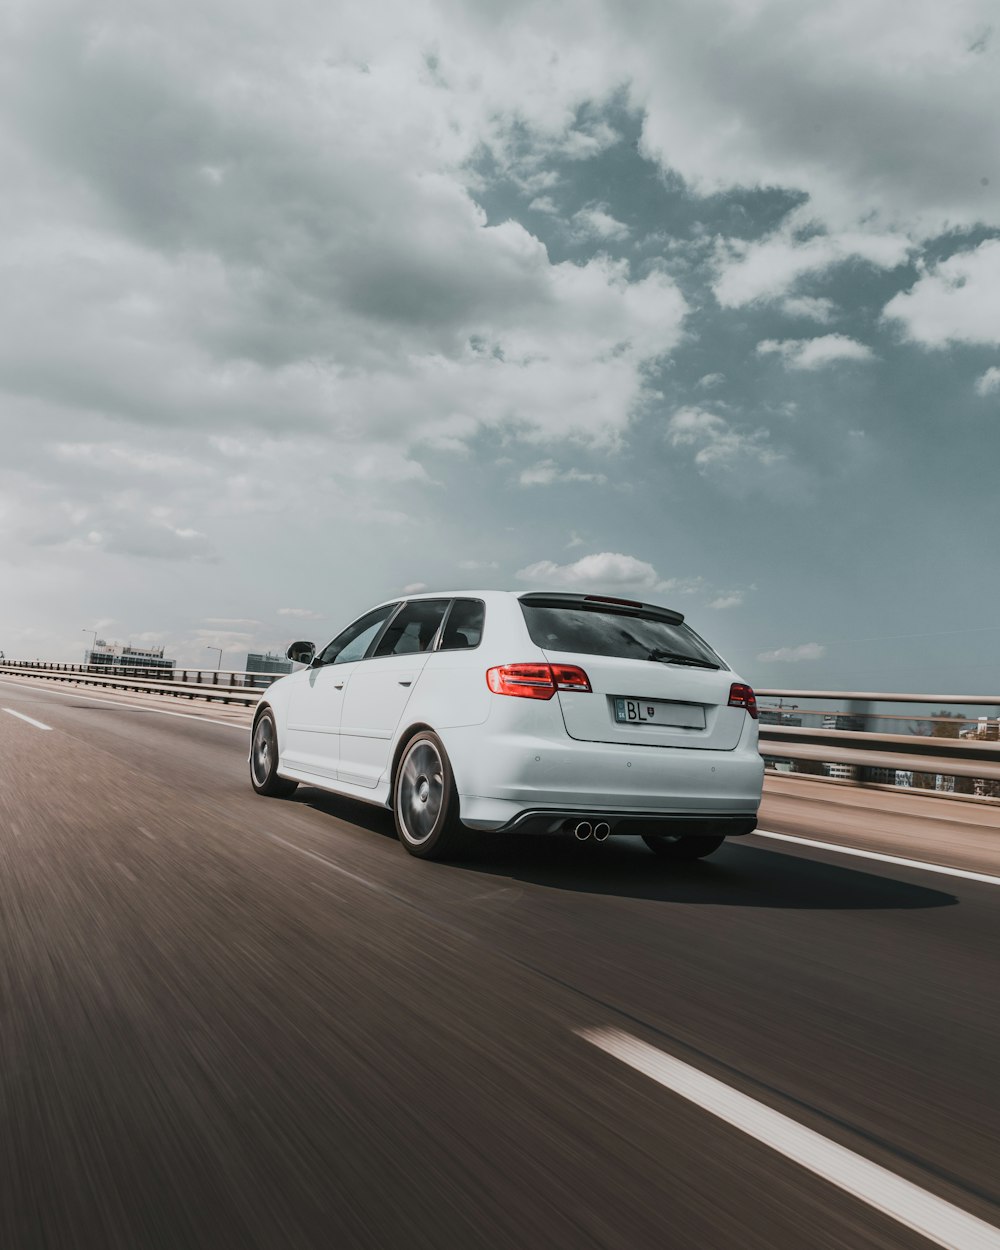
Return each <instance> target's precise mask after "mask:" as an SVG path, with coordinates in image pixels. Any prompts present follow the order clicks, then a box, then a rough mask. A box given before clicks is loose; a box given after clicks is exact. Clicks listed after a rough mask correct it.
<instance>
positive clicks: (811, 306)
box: [781, 295, 837, 325]
mask: <svg viewBox="0 0 1000 1250" xmlns="http://www.w3.org/2000/svg"><path fill="white" fill-rule="evenodd" d="M836 307H837V306H836V304H834V302H833V300H832V299H826V298H820V297H817V296H813V295H798V296H791V297H790V298H788V299H786V300H785V301H784V302H783V303H782V305H781V311H782V312H784V313H786V314H787V315H788V316H789V317H805V318H807V319H808V320H809V321H818V322H819V323H820V325H828V324H829V323H830V321H832V319H833V314H834V312H835V311H836Z"/></svg>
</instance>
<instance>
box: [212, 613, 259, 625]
mask: <svg viewBox="0 0 1000 1250" xmlns="http://www.w3.org/2000/svg"><path fill="white" fill-rule="evenodd" d="M205 624H206V625H250V626H253V627H254V628H257V627H258V626H259V625H260V624H261V622H260V621H255V620H253V619H252V618H250V617H245V616H206V617H205Z"/></svg>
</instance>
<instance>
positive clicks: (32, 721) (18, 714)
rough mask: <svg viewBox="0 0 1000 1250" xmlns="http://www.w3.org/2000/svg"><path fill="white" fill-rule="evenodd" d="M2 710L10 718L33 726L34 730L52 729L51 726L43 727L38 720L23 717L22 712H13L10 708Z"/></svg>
mask: <svg viewBox="0 0 1000 1250" xmlns="http://www.w3.org/2000/svg"><path fill="white" fill-rule="evenodd" d="M3 710H4V711H5V712H6V713H7V714H8V715H10V716H16V717H17V719H18V720H23V721H27V723H28V724H29V725H34V727H35V728H36V729H51V728H52V726H51V725H43V724H42V722H41V721H40V720H35V719H34V717H32V716H25V714H24V713H23V712H15V711H14V709H13V708H12V707H5V708H4V709H3Z"/></svg>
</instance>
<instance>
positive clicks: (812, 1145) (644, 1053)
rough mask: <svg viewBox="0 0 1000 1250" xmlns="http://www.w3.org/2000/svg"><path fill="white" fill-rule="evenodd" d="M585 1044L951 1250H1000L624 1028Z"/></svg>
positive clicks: (909, 1188)
mask: <svg viewBox="0 0 1000 1250" xmlns="http://www.w3.org/2000/svg"><path fill="white" fill-rule="evenodd" d="M577 1033H578V1035H579V1036H580V1037H582V1038H583V1039H584V1040H585V1041H588V1042H590V1043H591V1044H592V1045H593V1046H597V1047H599V1048H600V1049H601V1050H603V1051H605V1052H606V1053H607V1054H609V1055H613V1056H614V1057H615V1058H616V1059H620V1060H621V1061H622V1063H626V1064H628V1066H629V1067H630V1068H634V1069H635V1070H636V1071H637V1072H642V1073H643V1074H644V1075H645V1076H648V1077H652V1079H653V1080H654V1081H657V1082H658V1083H659V1084H660V1085H663V1086H665V1088H667V1089H669V1090H672V1091H673V1092H674V1093H675V1094H680V1096H681V1097H682V1098H686V1099H687V1100H688V1101H689V1102H693V1103H694V1104H695V1105H696V1106H699V1107H701V1108H702V1109H703V1110H705V1111H708V1112H710V1113H711V1114H712V1115H714V1116H718V1118H719V1119H720V1120H725V1122H726V1123H727V1124H731V1125H733V1127H734V1128H738V1129H739V1130H740V1131H741V1132H743V1133H747V1134H748V1135H749V1136H750V1137H754V1138H756V1140H757V1141H759V1142H763V1143H764V1145H765V1146H769V1147H770V1148H771V1149H772V1150H776V1151H777V1152H778V1153H779V1154H782V1155H784V1156H785V1157H786V1158H788V1159H791V1160H792V1161H793V1162H794V1163H797V1164H799V1165H800V1166H801V1167H804V1168H807V1169H808V1170H809V1171H810V1172H815V1173H816V1175H817V1176H821V1177H823V1179H824V1180H827V1181H829V1182H830V1183H831V1184H833V1185H836V1186H837V1187H838V1188H840V1189H843V1190H845V1191H846V1192H847V1193H849V1194H851V1195H853V1197H855V1198H859V1199H860V1200H861V1201H862V1202H866V1203H868V1205H869V1206H871V1207H874V1208H875V1209H876V1211H881V1212H883V1214H885V1215H888V1216H890V1217H891V1218H892V1219H894V1220H897V1221H898V1222H899V1223H900V1224H904V1225H905V1226H906V1227H907V1228H912V1229H913V1230H914V1231H915V1232H917V1233H919V1234H920V1235H921V1236H922V1237H926V1238H927V1239H928V1241H933V1242H936V1243H937V1244H938V1245H939V1246H947V1247H949V1250H1000V1229H997V1228H994V1227H993V1226H992V1225H991V1224H987V1223H986V1222H985V1220H981V1219H978V1218H977V1217H976V1216H974V1215H970V1214H969V1213H968V1211H963V1210H962V1209H961V1208H960V1207H956V1206H952V1204H951V1203H950V1202H945V1200H944V1199H943V1198H937V1197H935V1196H934V1194H929V1193H928V1192H927V1191H926V1190H924V1189H921V1188H920V1187H919V1186H918V1185H914V1184H912V1183H911V1182H910V1181H906V1180H903V1178H902V1177H900V1176H897V1175H896V1174H895V1173H894V1172H890V1171H889V1170H888V1169H887V1168H883V1167H880V1166H879V1164H877V1163H872V1162H871V1160H870V1159H866V1158H864V1157H863V1156H862V1155H857V1154H855V1153H854V1152H853V1151H852V1150H848V1149H847V1148H846V1147H845V1146H839V1145H837V1143H836V1142H832V1141H829V1140H828V1139H827V1138H825V1137H823V1136H822V1135H821V1134H820V1133H816V1132H814V1131H813V1130H812V1129H811V1128H806V1127H805V1125H803V1124H799V1123H798V1122H797V1121H796V1120H791V1119H789V1118H788V1116H786V1115H782V1114H781V1113H780V1112H779V1111H774V1110H773V1109H772V1108H771V1107H767V1106H765V1105H764V1104H763V1103H760V1102H757V1101H756V1100H755V1099H753V1098H750V1097H748V1096H747V1095H746V1094H741V1093H740V1092H739V1090H735V1089H731V1088H730V1086H728V1085H725V1084H723V1082H722V1081H717V1080H716V1079H715V1078H714V1077H711V1076H707V1075H706V1074H705V1073H704V1072H701V1071H699V1070H698V1069H697V1068H692V1067H690V1066H689V1065H688V1064H686V1063H682V1062H681V1061H680V1060H679V1059H674V1058H673V1057H672V1056H670V1055H666V1054H664V1053H663V1051H661V1050H657V1049H656V1048H655V1047H654V1046H649V1045H648V1044H647V1043H646V1042H641V1041H639V1039H638V1038H635V1037H632V1036H631V1035H630V1034H628V1033H623V1032H622V1031H621V1030H620V1029H578V1030H577Z"/></svg>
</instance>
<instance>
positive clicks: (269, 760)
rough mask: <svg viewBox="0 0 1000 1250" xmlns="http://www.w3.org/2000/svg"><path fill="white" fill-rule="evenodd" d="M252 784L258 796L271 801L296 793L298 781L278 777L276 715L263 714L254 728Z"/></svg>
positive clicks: (251, 760) (251, 749) (251, 754)
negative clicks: (261, 795) (264, 796)
mask: <svg viewBox="0 0 1000 1250" xmlns="http://www.w3.org/2000/svg"><path fill="white" fill-rule="evenodd" d="M250 784H251V785H252V786H253V788H254V789H255V790H256V791H257V793H258V794H263V795H266V796H267V797H268V798H270V799H287V798H288V796H289V795H290V794H293V793H294V792H295V789H296V787H297V786H298V784H299V783H298V782H297V781H289V780H288V778H287V777H279V776H278V727H277V725H276V724H275V720H274V713H273V712H272V711H271V709H270V708H268V709H267V710H266V711H264V712H261V714H260V716H259V717H258V719H257V723H256V724H255V725H254V727H253V738H252V740H251V743H250Z"/></svg>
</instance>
